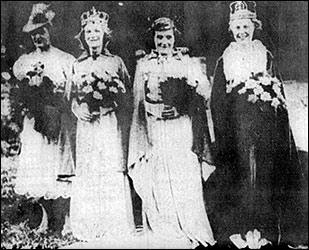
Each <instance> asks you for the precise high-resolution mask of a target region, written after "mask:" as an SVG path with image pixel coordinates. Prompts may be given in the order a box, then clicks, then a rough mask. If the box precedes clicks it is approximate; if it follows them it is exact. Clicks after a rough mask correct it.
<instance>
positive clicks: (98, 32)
mask: <svg viewBox="0 0 309 250" xmlns="http://www.w3.org/2000/svg"><path fill="white" fill-rule="evenodd" d="M84 30H85V41H86V43H87V44H88V46H89V48H97V47H100V46H102V45H103V37H104V31H103V28H102V26H101V25H100V24H98V23H88V24H87V25H86V26H85V28H84Z"/></svg>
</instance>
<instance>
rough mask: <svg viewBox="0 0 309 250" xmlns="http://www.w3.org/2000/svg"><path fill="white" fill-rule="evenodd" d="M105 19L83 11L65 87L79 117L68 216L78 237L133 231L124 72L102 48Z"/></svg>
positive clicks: (98, 13) (102, 14)
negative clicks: (79, 49)
mask: <svg viewBox="0 0 309 250" xmlns="http://www.w3.org/2000/svg"><path fill="white" fill-rule="evenodd" d="M108 19H109V16H108V14H107V13H105V12H101V11H96V10H95V9H94V8H92V10H90V11H88V12H85V13H83V14H82V16H81V25H82V28H81V32H80V33H79V35H78V38H79V40H80V42H81V45H82V46H83V48H84V53H83V54H82V55H81V57H80V58H79V59H78V60H77V61H76V62H75V63H74V65H73V78H72V79H73V83H72V86H69V88H68V89H67V92H68V95H69V98H71V99H72V111H73V113H74V114H75V115H76V117H77V118H78V122H77V135H76V137H77V139H76V176H75V177H74V179H73V181H72V196H71V207H70V218H71V227H72V232H73V235H74V236H75V237H76V238H78V239H80V240H83V241H92V240H100V239H102V238H103V237H107V236H111V237H112V238H115V239H121V238H125V237H126V235H130V233H131V232H132V231H133V230H134V221H133V213H132V203H131V194H130V188H129V183H128V178H127V175H126V174H125V170H126V169H125V154H124V152H125V150H124V148H123V146H122V139H123V138H124V131H123V130H122V128H123V124H122V123H121V121H122V122H124V121H125V120H124V119H122V118H121V117H120V116H121V114H123V113H125V112H124V108H125V105H127V103H125V102H126V101H125V100H127V99H126V98H127V96H128V91H127V86H128V84H129V75H128V72H127V69H126V67H125V65H124V63H123V61H122V59H121V58H120V57H118V56H115V55H112V54H110V53H109V52H108V51H107V49H106V44H107V41H108V38H109V34H110V30H109V28H108ZM107 238H109V237H107Z"/></svg>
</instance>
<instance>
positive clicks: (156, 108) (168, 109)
mask: <svg viewBox="0 0 309 250" xmlns="http://www.w3.org/2000/svg"><path fill="white" fill-rule="evenodd" d="M144 103H145V110H146V113H147V115H148V116H154V117H155V118H157V120H170V119H176V118H178V117H180V114H179V113H178V112H177V110H176V108H175V107H172V106H169V105H165V104H164V103H156V104H153V103H149V102H146V101H145V102H144Z"/></svg>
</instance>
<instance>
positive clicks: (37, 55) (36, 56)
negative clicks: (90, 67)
mask: <svg viewBox="0 0 309 250" xmlns="http://www.w3.org/2000/svg"><path fill="white" fill-rule="evenodd" d="M74 60H75V58H74V57H73V56H72V55H70V54H68V53H65V52H63V51H61V50H59V49H57V48H55V47H52V46H51V48H50V49H49V50H48V51H44V52H41V51H38V50H36V51H34V52H31V53H30V54H25V55H22V56H21V57H20V58H19V59H18V60H17V61H16V63H15V64H14V67H13V71H14V74H15V76H16V77H17V79H18V80H22V79H24V78H29V76H27V73H28V72H30V71H33V70H34V69H35V68H36V67H43V68H42V70H43V72H44V73H43V75H44V76H47V77H49V79H50V80H51V81H52V82H53V84H54V85H55V87H56V88H59V89H61V90H62V92H63V91H64V89H65V84H66V82H67V81H68V79H69V77H70V75H71V69H72V64H73V62H74Z"/></svg>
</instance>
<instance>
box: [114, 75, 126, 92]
mask: <svg viewBox="0 0 309 250" xmlns="http://www.w3.org/2000/svg"><path fill="white" fill-rule="evenodd" d="M114 82H116V83H117V87H118V88H119V89H121V92H122V93H125V92H126V88H125V86H124V84H123V82H122V81H120V79H119V78H115V79H114ZM117 92H118V91H117Z"/></svg>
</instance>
